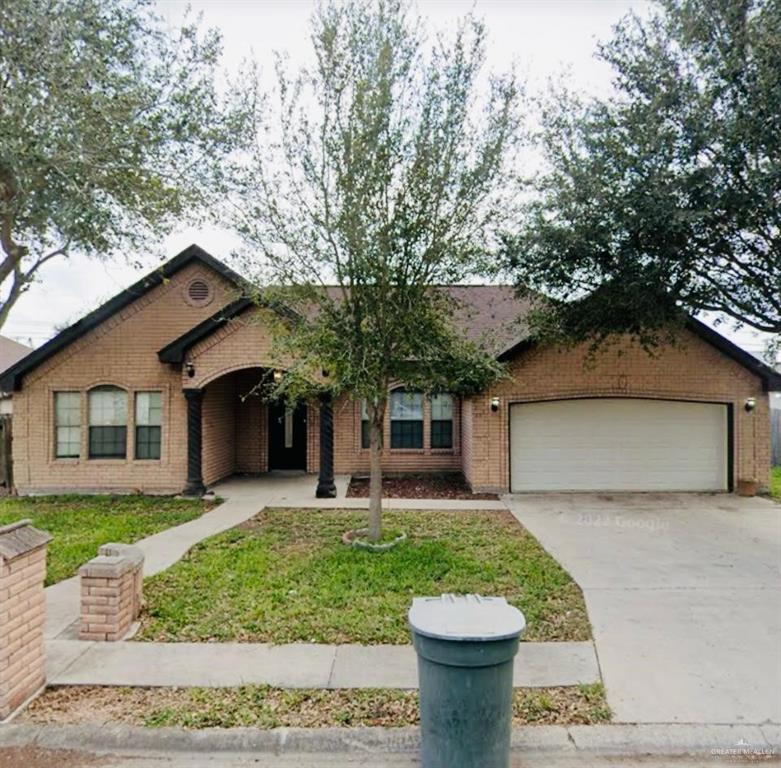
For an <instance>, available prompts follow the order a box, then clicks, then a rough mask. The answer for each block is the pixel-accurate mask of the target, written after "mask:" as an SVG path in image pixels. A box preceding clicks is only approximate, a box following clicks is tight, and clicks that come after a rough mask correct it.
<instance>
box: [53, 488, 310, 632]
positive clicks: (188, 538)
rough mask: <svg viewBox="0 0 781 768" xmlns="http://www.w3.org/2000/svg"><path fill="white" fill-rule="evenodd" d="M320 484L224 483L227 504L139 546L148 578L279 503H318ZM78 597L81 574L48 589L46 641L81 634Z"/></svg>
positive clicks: (145, 540)
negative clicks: (306, 501)
mask: <svg viewBox="0 0 781 768" xmlns="http://www.w3.org/2000/svg"><path fill="white" fill-rule="evenodd" d="M316 485H317V479H316V478H314V477H312V476H308V475H305V476H302V475H280V476H276V475H274V476H271V475H269V476H267V477H263V478H261V479H258V478H247V479H244V478H241V479H237V480H231V481H228V482H227V483H224V484H222V485H220V486H219V487H218V488H217V492H218V494H219V495H220V496H221V497H222V498H224V499H225V501H224V502H223V503H222V504H220V505H219V506H218V507H216V508H215V509H213V510H212V511H211V512H206V513H205V514H203V515H201V516H200V517H199V518H196V519H195V520H191V521H190V522H189V523H183V524H182V525H177V526H176V527H174V528H168V529H167V530H165V531H161V532H160V533H156V534H155V535H154V536H149V537H148V538H146V539H141V540H140V541H137V542H136V543H135V545H136V546H137V547H140V548H141V550H142V551H143V553H144V558H145V561H144V576H153V575H154V574H156V573H159V572H160V571H164V570H165V569H166V568H170V567H171V566H172V565H173V564H174V563H176V562H177V561H178V560H180V559H181V558H182V557H183V555H184V554H185V553H186V552H187V551H188V550H189V549H191V548H192V547H193V546H195V545H196V544H197V543H198V542H199V541H203V540H204V539H206V538H208V537H209V536H214V535H215V534H217V533H221V532H222V531H226V530H228V529H229V528H233V527H235V526H237V525H239V524H241V523H243V522H244V521H245V520H249V519H250V518H251V517H253V516H254V515H256V514H257V513H258V512H260V511H261V510H262V509H263V508H264V507H267V506H269V505H271V504H276V503H281V504H283V505H285V506H287V505H288V504H291V503H295V504H298V503H300V501H302V500H303V499H304V498H306V499H308V500H309V501H314V500H315V499H314V495H315V486H316ZM95 554H97V552H96V553H95ZM79 597H80V588H79V577H78V576H74V577H73V578H72V579H66V580H65V581H61V582H59V583H58V584H53V585H52V586H51V587H47V589H46V628H45V630H44V637H45V638H46V639H47V640H50V639H55V638H68V637H70V638H74V637H75V636H76V634H75V633H76V631H77V627H74V624H75V623H77V622H78V619H79Z"/></svg>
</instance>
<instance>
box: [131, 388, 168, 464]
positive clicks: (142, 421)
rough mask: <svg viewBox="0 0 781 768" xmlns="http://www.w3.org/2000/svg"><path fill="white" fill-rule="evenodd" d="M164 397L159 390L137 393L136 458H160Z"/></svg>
mask: <svg viewBox="0 0 781 768" xmlns="http://www.w3.org/2000/svg"><path fill="white" fill-rule="evenodd" d="M161 400H162V398H161V397H160V393H159V392H138V393H136V458H137V459H159V458H160V425H161V424H162V421H163V420H162V415H163V411H162V405H161Z"/></svg>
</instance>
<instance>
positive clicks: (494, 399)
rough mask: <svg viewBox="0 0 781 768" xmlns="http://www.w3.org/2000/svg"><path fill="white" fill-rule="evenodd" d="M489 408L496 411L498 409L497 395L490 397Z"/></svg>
mask: <svg viewBox="0 0 781 768" xmlns="http://www.w3.org/2000/svg"><path fill="white" fill-rule="evenodd" d="M491 410H492V411H493V412H494V413H496V412H497V411H498V410H499V398H498V397H492V398H491Z"/></svg>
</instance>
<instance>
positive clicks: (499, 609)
mask: <svg viewBox="0 0 781 768" xmlns="http://www.w3.org/2000/svg"><path fill="white" fill-rule="evenodd" d="M409 623H410V626H411V627H412V629H413V630H414V631H415V632H417V633H418V634H419V635H425V636H426V637H433V638H437V639H440V640H454V641H459V640H462V641H473V642H474V641H480V640H506V639H508V638H511V637H517V636H519V635H520V634H521V633H522V632H523V630H524V628H525V627H526V619H525V618H524V616H523V614H522V613H521V612H520V611H519V610H518V609H517V608H514V607H513V606H512V605H509V604H508V602H507V600H505V599H504V598H503V597H482V596H481V595H451V594H446V595H440V596H439V597H415V598H413V599H412V607H411V608H410V609H409Z"/></svg>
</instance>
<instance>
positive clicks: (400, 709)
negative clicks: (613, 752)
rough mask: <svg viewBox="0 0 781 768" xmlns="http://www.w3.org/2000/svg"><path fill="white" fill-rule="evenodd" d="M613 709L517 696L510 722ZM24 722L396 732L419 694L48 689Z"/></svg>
mask: <svg viewBox="0 0 781 768" xmlns="http://www.w3.org/2000/svg"><path fill="white" fill-rule="evenodd" d="M610 717H611V713H610V709H609V707H608V705H607V702H606V700H605V691H604V688H603V687H602V685H601V684H599V683H596V684H593V685H580V686H573V687H567V688H524V689H518V690H516V691H515V695H514V698H513V725H528V724H534V725H552V724H560V723H567V724H573V723H578V724H583V725H589V724H592V723H604V722H607V721H608V720H610ZM20 719H21V720H23V721H26V722H33V723H46V724H51V723H68V724H81V725H92V726H97V725H105V724H109V723H126V724H128V725H142V726H147V727H151V728H158V727H164V726H170V727H173V726H176V727H180V728H235V727H252V728H280V727H287V728H322V727H329V726H330V727H338V726H353V727H354V726H385V727H399V726H404V725H417V724H418V694H417V691H401V690H395V689H388V688H376V689H365V690H323V689H310V690H307V689H300V690H284V689H281V688H271V687H269V686H264V685H245V686H242V687H240V688H110V687H93V686H73V687H62V688H51V689H49V690H48V691H46V692H45V693H44V694H43V696H41V697H40V698H38V699H36V700H35V701H34V702H33V703H32V704H31V705H30V707H29V708H28V709H27V711H25V712H24V713H23V714H22V716H21V718H20Z"/></svg>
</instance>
